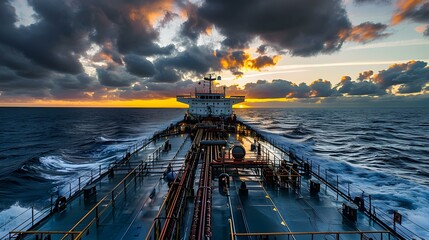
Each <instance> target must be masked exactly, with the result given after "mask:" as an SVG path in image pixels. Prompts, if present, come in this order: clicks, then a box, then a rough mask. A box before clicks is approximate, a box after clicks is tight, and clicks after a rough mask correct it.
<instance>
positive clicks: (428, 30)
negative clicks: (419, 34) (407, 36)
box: [423, 25, 429, 37]
mask: <svg viewBox="0 0 429 240" xmlns="http://www.w3.org/2000/svg"><path fill="white" fill-rule="evenodd" d="M423 35H425V36H426V37H429V25H427V26H426V29H425V31H424V32H423Z"/></svg>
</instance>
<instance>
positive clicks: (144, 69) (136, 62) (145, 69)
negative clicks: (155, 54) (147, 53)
mask: <svg viewBox="0 0 429 240" xmlns="http://www.w3.org/2000/svg"><path fill="white" fill-rule="evenodd" d="M124 61H125V66H126V69H127V71H128V72H129V73H131V74H134V75H136V76H139V77H151V76H153V75H154V74H155V67H154V65H153V64H152V62H150V61H148V60H147V59H145V58H142V57H140V56H138V55H135V54H129V55H126V56H125V57H124Z"/></svg>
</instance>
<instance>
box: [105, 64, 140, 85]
mask: <svg viewBox="0 0 429 240" xmlns="http://www.w3.org/2000/svg"><path fill="white" fill-rule="evenodd" d="M97 76H98V80H99V81H100V83H101V84H102V85H103V86H106V87H129V86H130V85H131V83H132V82H133V81H135V80H136V79H135V78H132V77H130V76H126V75H125V74H124V73H120V72H118V71H115V70H108V69H103V68H98V69H97Z"/></svg>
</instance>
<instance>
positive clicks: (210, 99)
mask: <svg viewBox="0 0 429 240" xmlns="http://www.w3.org/2000/svg"><path fill="white" fill-rule="evenodd" d="M204 80H206V81H209V82H210V88H209V92H207V93H203V92H197V90H196V89H195V96H192V95H191V94H189V95H178V96H177V101H178V102H181V103H185V104H188V105H189V110H188V113H189V114H190V115H192V116H194V117H208V116H213V117H227V116H231V115H232V105H234V104H237V103H241V102H244V98H245V97H244V96H230V97H229V98H228V97H226V93H225V88H224V91H223V93H213V92H212V89H211V84H212V81H214V80H216V78H215V77H214V76H213V75H212V74H209V75H208V77H205V78H204ZM218 80H220V78H218Z"/></svg>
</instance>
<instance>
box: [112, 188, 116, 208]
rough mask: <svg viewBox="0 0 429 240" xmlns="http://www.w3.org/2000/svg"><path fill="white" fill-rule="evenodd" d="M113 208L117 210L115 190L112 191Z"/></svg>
mask: <svg viewBox="0 0 429 240" xmlns="http://www.w3.org/2000/svg"><path fill="white" fill-rule="evenodd" d="M112 208H115V190H112Z"/></svg>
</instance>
